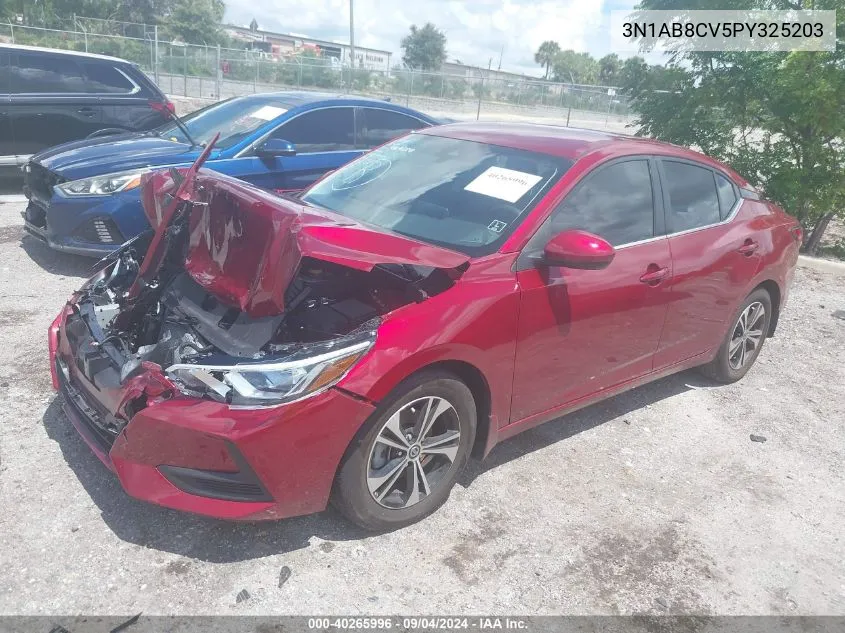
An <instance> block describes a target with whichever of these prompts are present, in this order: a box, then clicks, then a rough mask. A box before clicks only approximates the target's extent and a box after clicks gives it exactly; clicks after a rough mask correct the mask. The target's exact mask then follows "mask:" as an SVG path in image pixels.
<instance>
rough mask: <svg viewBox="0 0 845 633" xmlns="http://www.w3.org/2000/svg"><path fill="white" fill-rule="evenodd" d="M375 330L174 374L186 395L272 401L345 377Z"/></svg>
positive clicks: (258, 403)
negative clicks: (273, 355)
mask: <svg viewBox="0 0 845 633" xmlns="http://www.w3.org/2000/svg"><path fill="white" fill-rule="evenodd" d="M375 340H376V339H375V332H365V333H363V334H360V335H355V336H349V337H344V338H343V339H338V340H336V341H329V342H325V343H312V344H306V345H303V346H302V347H300V348H298V349H297V350H296V351H294V352H293V353H291V354H288V355H287V356H285V357H283V358H279V359H277V360H274V361H264V362H261V363H241V364H233V365H211V364H209V365H201V364H196V365H194V364H189V363H182V364H178V365H171V366H170V367H168V368H167V375H168V377H169V378H170V379H171V380H173V382H174V383H176V385H177V386H178V387H179V388H180V390H181V391H182V392H183V393H185V394H186V395H192V396H201V397H206V398H211V399H213V400H217V401H219V402H226V403H228V404H230V405H232V406H233V407H244V408H257V407H272V406H276V405H279V404H284V403H286V402H292V401H293V400H300V399H302V398H305V397H306V396H309V395H313V394H315V393H317V392H318V391H322V390H323V389H326V388H327V387H330V386H331V385H333V384H335V383H336V382H337V381H339V380H340V379H341V378H342V377H343V376H344V375H345V374H346V372H347V371H349V369H350V368H351V367H352V366H353V365H354V364H355V363H356V362H357V361H358V360H359V359H360V358H361V357H362V356H363V355H364V354H366V353H367V350H369V349H370V347H372V345H373V343H375Z"/></svg>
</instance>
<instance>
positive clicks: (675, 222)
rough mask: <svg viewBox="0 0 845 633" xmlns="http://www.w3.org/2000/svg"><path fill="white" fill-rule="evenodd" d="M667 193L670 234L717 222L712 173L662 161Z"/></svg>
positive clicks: (682, 164) (703, 169)
mask: <svg viewBox="0 0 845 633" xmlns="http://www.w3.org/2000/svg"><path fill="white" fill-rule="evenodd" d="M663 171H664V173H665V174H666V188H667V189H668V190H669V203H670V206H669V220H670V223H671V226H670V229H671V231H672V232H673V233H676V232H678V231H687V230H690V229H697V228H700V227H704V226H709V225H711V224H716V223H718V222H719V219H720V216H719V196H718V194H717V193H716V181H715V180H714V178H713V172H712V171H710V170H709V169H707V168H705V167H696V166H695V165H690V164H689V163H679V162H675V161H669V160H664V161H663Z"/></svg>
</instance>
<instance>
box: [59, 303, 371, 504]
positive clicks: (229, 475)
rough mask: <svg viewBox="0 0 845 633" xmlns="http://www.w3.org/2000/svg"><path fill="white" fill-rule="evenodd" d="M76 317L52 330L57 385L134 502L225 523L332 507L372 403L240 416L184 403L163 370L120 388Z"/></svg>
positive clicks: (339, 395) (334, 397)
mask: <svg viewBox="0 0 845 633" xmlns="http://www.w3.org/2000/svg"><path fill="white" fill-rule="evenodd" d="M68 317H70V318H71V319H72V318H73V316H72V311H71V310H70V309H68V308H66V309H65V310H63V311H62V313H61V314H60V315H59V316H58V317H57V318H56V320H55V321H54V323H53V324H52V325H51V327H50V331H49V338H50V362H51V369H52V370H53V371H52V375H53V382H54V386H55V387H56V389H58V390H59V391H60V392H61V393H62V395H63V397H64V400H65V403H64V408H65V411H66V413H67V415H68V418H69V419H70V421H71V422H72V424H73V425H74V427H76V429H77V431H78V432H79V434H80V435H81V436H82V438H83V439H84V440H85V442H86V443H87V444H88V445H89V446H90V447H91V449H92V450H93V451H94V453H95V454H96V455H97V457H98V458H99V459H100V460H101V461H102V462H103V463H104V464H105V465H106V466H107V467H108V468H109V469H110V470H112V471H113V472H114V473H115V474H116V475H117V477H118V479H119V480H120V483H121V485H122V486H123V488H124V490H126V492H127V493H128V494H130V495H131V496H133V497H135V498H137V499H142V500H144V501H149V502H151V503H155V504H158V505H161V506H165V507H169V508H175V509H178V510H185V511H188V512H194V513H198V514H204V515H208V516H213V517H217V518H224V519H251V520H254V519H276V518H284V517H291V516H297V515H301V514H309V513H312V512H319V511H321V510H323V509H324V508H325V507H326V504H327V503H328V499H329V494H330V492H331V487H332V483H333V481H334V476H335V472H336V471H337V467H338V465H339V464H340V460H341V458H342V456H343V453H344V452H345V450H346V448H347V446H348V445H349V443H350V442H351V441H352V438H353V437H354V435H355V433H356V432H357V430H358V429H359V428H360V426H361V425H362V424H363V422H364V421H365V420H366V419H367V417H368V416H369V415H370V414H371V413H372V411H373V406H372V405H371V404H369V403H367V402H364V401H363V400H361V399H358V398H355V397H352V396H351V395H348V394H346V393H345V392H343V391H340V390H338V389H328V390H326V391H324V392H322V393H319V394H317V395H315V396H313V397H311V398H307V399H305V400H300V401H298V402H292V403H290V404H287V405H283V406H279V407H274V408H269V409H253V410H238V409H232V408H230V407H229V406H228V405H225V404H222V403H219V402H211V401H207V400H200V399H197V398H190V397H185V396H183V395H181V394H180V393H179V392H178V391H177V390H176V389H174V388H173V387H172V385H169V382H168V381H167V378H166V377H165V376H164V375H163V373H162V372H161V370H160V369H157V367H156V366H152V367H148V368H146V369H145V371H144V372H142V373H141V374H140V375H137V376H134V377H133V378H131V379H128V380H126V381H125V383H124V384H114V383H113V382H110V381H109V380H108V376H107V375H106V374H104V373H103V372H104V366H103V364H102V361H101V360H100V359H99V358H98V357H97V356H96V353H95V352H94V351H92V349H91V348H90V347H89V346H87V345H86V343H85V341H79V340H78V339H76V340H74V341H73V345H72V344H71V338H72V337H71V336H68V335H67V330H66V328H67V319H68ZM93 347H94V348H96V346H93ZM127 420H128V422H127Z"/></svg>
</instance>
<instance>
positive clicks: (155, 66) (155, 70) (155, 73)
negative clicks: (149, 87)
mask: <svg viewBox="0 0 845 633" xmlns="http://www.w3.org/2000/svg"><path fill="white" fill-rule="evenodd" d="M153 37H155V48H154V49H153V50H154V51H155V63H154V64H153V77H155V82H156V85H158V24H154V25H153ZM85 41H86V42H87V41H88V37H87V36H86V38H85ZM85 50H88V45H87V44H86V45H85Z"/></svg>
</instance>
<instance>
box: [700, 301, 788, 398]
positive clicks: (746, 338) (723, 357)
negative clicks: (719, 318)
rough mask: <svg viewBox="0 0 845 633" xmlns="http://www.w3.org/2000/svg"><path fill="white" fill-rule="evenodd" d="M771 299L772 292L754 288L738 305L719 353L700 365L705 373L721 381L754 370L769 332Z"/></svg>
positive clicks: (735, 377)
mask: <svg viewBox="0 0 845 633" xmlns="http://www.w3.org/2000/svg"><path fill="white" fill-rule="evenodd" d="M771 318H772V300H771V298H770V297H769V293H768V292H766V291H765V290H763V289H762V288H760V289H759V290H755V291H754V292H752V293H751V294H750V295H748V297H746V299H745V301H744V302H743V303H742V305H741V306H740V308H739V313H738V315H737V316H736V317H735V318H734V322H733V326H732V327H731V329H730V330H728V333H727V335H726V336H725V340H724V341H723V342H722V346H721V347H720V348H719V353H718V355H717V356H716V358H714V359H713V360H712V361H711V362H710V363H708V364H707V365H704V366H703V367H702V368H701V371H702V373H703V374H704V375H705V376H707V377H709V378H712V379H713V380H716V381H718V382H722V383H730V382H736V381H737V380H739V379H740V378H742V377H743V376H745V374H747V373H748V370H749V369H751V366H752V365H753V364H754V361H756V360H757V356H758V355H759V354H760V350H761V349H762V348H763V343H764V341H765V340H766V336H767V335H768V332H769V323H770V322H771Z"/></svg>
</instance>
